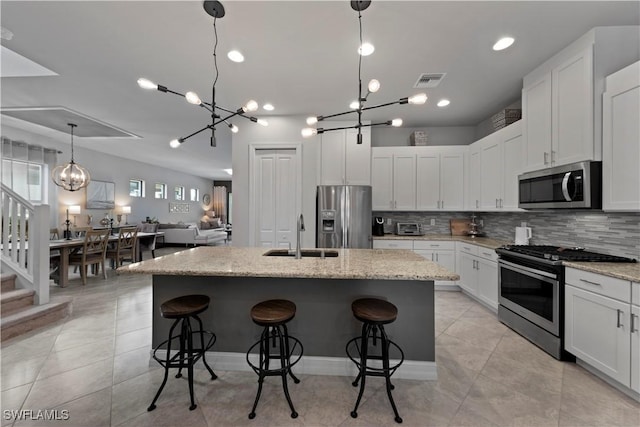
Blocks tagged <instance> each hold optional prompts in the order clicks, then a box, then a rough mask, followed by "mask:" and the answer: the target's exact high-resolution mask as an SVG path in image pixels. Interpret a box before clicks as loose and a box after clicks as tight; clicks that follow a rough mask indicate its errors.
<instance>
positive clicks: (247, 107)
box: [242, 99, 258, 113]
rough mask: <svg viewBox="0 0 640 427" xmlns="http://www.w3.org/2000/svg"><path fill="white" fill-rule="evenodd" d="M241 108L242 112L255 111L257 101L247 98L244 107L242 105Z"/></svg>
mask: <svg viewBox="0 0 640 427" xmlns="http://www.w3.org/2000/svg"><path fill="white" fill-rule="evenodd" d="M242 109H243V110H244V112H245V113H246V112H248V111H249V112H251V111H256V110H257V109H258V103H257V102H256V101H254V100H253V99H251V100H249V101H248V102H247V103H246V104H245V105H244V107H242Z"/></svg>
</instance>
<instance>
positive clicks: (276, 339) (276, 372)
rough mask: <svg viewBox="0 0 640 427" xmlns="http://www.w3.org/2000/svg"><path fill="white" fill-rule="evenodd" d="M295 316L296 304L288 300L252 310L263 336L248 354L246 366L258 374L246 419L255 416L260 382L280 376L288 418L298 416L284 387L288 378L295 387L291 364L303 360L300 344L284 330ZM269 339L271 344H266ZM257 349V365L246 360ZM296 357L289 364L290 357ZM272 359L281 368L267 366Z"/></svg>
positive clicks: (266, 304)
mask: <svg viewBox="0 0 640 427" xmlns="http://www.w3.org/2000/svg"><path fill="white" fill-rule="evenodd" d="M295 315H296V305H295V304H294V303H292V302H291V301H287V300H281V299H275V300H268V301H263V302H260V303H258V304H256V305H254V306H253V308H251V320H253V322H254V323H255V324H257V325H258V326H262V327H263V330H262V334H261V336H260V340H259V341H257V342H256V343H255V344H253V345H252V346H251V347H250V348H249V351H247V363H248V364H249V366H251V368H252V369H253V371H254V372H255V373H256V374H258V393H257V394H256V400H255V402H253V408H251V413H250V414H249V419H250V420H252V419H254V418H255V416H256V407H257V406H258V401H259V400H260V394H261V393H262V383H263V381H264V378H265V377H270V376H280V377H282V388H283V389H284V395H285V397H286V398H287V402H288V403H289V408H291V418H297V416H298V413H297V412H296V410H295V409H294V407H293V403H292V402H291V396H289V388H288V386H287V375H289V376H291V379H293V382H294V383H296V384H298V383H299V382H300V380H299V379H298V378H297V377H296V376H295V375H293V372H291V368H292V367H293V365H295V364H296V363H298V362H299V361H300V358H301V357H302V351H303V348H302V343H301V342H300V340H298V339H297V338H295V337H292V336H290V335H289V333H288V331H287V323H288V322H289V321H290V320H291V319H293V317H294V316H295ZM270 340H271V343H270V342H269V341H270ZM270 344H271V346H272V348H273V349H276V348H277V351H276V350H274V352H272V350H270V349H269V345H270ZM256 347H259V351H260V353H259V362H258V365H256V364H255V363H254V362H252V361H251V360H249V355H250V354H251V352H252V351H253V350H254V349H255V348H256ZM292 356H293V357H295V360H294V361H293V362H292V361H291V358H292ZM271 359H276V360H277V359H279V360H280V367H273V368H270V367H269V362H270V361H271Z"/></svg>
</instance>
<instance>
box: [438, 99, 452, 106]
mask: <svg viewBox="0 0 640 427" xmlns="http://www.w3.org/2000/svg"><path fill="white" fill-rule="evenodd" d="M449 104H451V101H449V100H448V99H441V100H440V101H438V104H436V105H437V106H438V107H446V106H447V105H449Z"/></svg>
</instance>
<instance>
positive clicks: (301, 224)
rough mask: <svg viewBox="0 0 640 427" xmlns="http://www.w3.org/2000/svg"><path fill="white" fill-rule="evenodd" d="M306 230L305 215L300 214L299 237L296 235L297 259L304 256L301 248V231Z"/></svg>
mask: <svg viewBox="0 0 640 427" xmlns="http://www.w3.org/2000/svg"><path fill="white" fill-rule="evenodd" d="M302 231H305V230H304V216H302V214H300V216H299V217H298V227H297V237H296V259H300V258H302V251H301V250H300V232H302Z"/></svg>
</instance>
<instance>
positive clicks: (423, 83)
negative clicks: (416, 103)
mask: <svg viewBox="0 0 640 427" xmlns="http://www.w3.org/2000/svg"><path fill="white" fill-rule="evenodd" d="M446 75H447V73H422V74H420V77H418V81H417V82H416V84H414V85H413V87H414V88H416V89H424V88H430V87H436V86H438V85H439V84H440V81H441V80H442V79H444V76H446Z"/></svg>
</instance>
